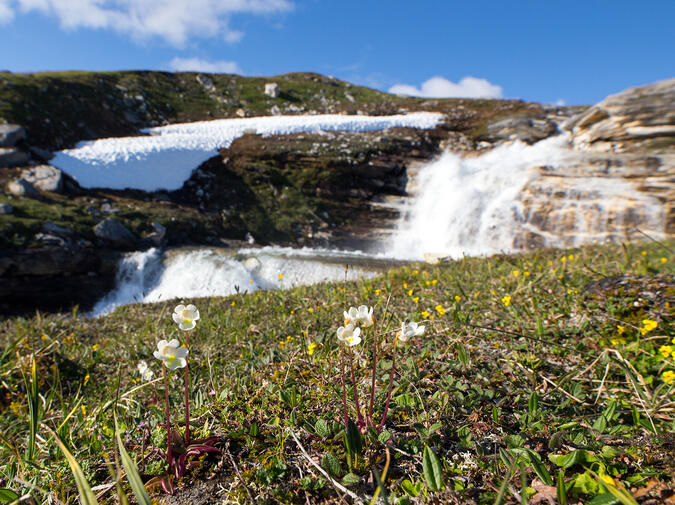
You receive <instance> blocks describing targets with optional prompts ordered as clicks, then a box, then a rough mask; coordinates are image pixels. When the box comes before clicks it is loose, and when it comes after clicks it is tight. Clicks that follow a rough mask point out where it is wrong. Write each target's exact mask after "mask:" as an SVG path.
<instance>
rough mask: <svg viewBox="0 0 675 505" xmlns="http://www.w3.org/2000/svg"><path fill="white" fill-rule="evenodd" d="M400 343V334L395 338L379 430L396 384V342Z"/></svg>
mask: <svg viewBox="0 0 675 505" xmlns="http://www.w3.org/2000/svg"><path fill="white" fill-rule="evenodd" d="M397 343H398V336H396V338H395V339H394V354H393V356H392V358H391V372H389V389H388V391H387V401H386V402H385V404H384V412H382V420H381V421H380V424H379V426H378V427H377V432H378V433H379V432H380V431H382V427H383V426H384V422H385V421H386V420H387V412H389V401H390V400H391V388H392V385H393V384H394V374H395V373H396V344H397Z"/></svg>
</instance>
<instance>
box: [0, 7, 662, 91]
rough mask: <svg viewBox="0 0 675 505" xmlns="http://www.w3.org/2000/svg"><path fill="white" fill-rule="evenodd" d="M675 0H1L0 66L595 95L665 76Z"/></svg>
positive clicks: (15, 69) (400, 88) (388, 87)
mask: <svg viewBox="0 0 675 505" xmlns="http://www.w3.org/2000/svg"><path fill="white" fill-rule="evenodd" d="M674 20H675V0H651V1H646V2H640V3H638V2H627V1H622V0H613V1H609V0H607V1H600V0H584V1H576V0H568V1H557V0H537V1H535V0H531V1H518V0H512V1H506V0H498V1H497V0H495V1H485V0H483V1H480V0H474V1H466V0H462V1H455V0H434V1H431V0H426V1H425V0H417V1H411V0H405V1H404V0H388V1H386V2H383V1H374V0H361V1H356V0H0V47H2V48H3V50H2V57H0V69H6V70H10V71H12V72H29V71H44V70H118V69H151V70H197V71H209V70H211V71H224V72H236V73H240V74H243V75H275V74H280V73H286V72H295V71H315V72H320V73H322V74H326V75H334V76H336V77H338V78H341V79H345V80H348V81H351V82H354V83H356V84H363V85H367V86H371V87H374V88H378V89H381V90H385V91H388V90H394V91H399V92H406V93H409V94H422V95H425V94H426V95H435V96H452V95H465V96H492V97H504V98H522V99H524V100H532V101H538V102H546V103H555V102H561V103H563V102H564V103H566V104H586V103H594V102H597V101H599V100H601V99H602V98H604V97H605V96H607V95H608V94H611V93H615V92H618V91H621V90H622V89H625V88H627V87H631V86H636V85H639V84H645V83H649V82H653V81H656V80H660V79H666V78H670V77H675V29H673V23H674Z"/></svg>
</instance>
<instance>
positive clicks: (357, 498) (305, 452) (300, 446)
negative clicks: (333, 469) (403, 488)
mask: <svg viewBox="0 0 675 505" xmlns="http://www.w3.org/2000/svg"><path fill="white" fill-rule="evenodd" d="M288 431H289V432H290V434H291V436H292V437H293V440H295V443H296V444H297V446H298V448H299V449H300V452H302V455H303V456H304V457H305V459H306V460H307V461H309V462H310V463H311V464H312V466H313V467H314V468H316V469H317V470H318V471H319V472H320V473H321V475H323V476H324V477H326V479H328V481H329V482H330V483H331V484H332V485H333V487H335V488H337V489H339V490H340V491H342V492H343V493H345V494H346V495H348V496H349V497H350V498H352V499H353V500H355V501H356V502H358V503H364V504H365V503H366V502H365V501H364V500H363V498H360V497H359V496H358V495H357V494H355V493H353V492H351V491H350V490H349V489H347V488H346V487H344V486H343V485H342V484H340V483H339V482H338V481H336V480H335V479H333V478H332V477H331V476H330V475H328V472H326V470H324V469H323V468H321V467H320V466H319V465H318V464H317V463H316V461H314V460H313V459H312V458H311V457H310V455H309V454H307V451H306V450H305V448H304V447H303V445H302V444H301V443H300V440H298V437H297V436H295V432H294V431H293V430H292V429H290V428H289V429H288Z"/></svg>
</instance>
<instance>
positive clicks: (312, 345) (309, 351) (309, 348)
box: [307, 342, 318, 356]
mask: <svg viewBox="0 0 675 505" xmlns="http://www.w3.org/2000/svg"><path fill="white" fill-rule="evenodd" d="M317 345H318V344H316V343H315V342H312V343H310V344H308V345H307V354H309V355H310V356H311V355H312V354H314V349H316V347H317Z"/></svg>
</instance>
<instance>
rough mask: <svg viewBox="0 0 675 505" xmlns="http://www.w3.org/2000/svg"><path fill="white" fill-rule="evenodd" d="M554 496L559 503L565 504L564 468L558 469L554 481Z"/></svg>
mask: <svg viewBox="0 0 675 505" xmlns="http://www.w3.org/2000/svg"><path fill="white" fill-rule="evenodd" d="M555 491H556V497H557V498H558V503H559V504H560V505H567V491H566V490H565V470H562V469H560V470H558V475H557V476H556V483H555Z"/></svg>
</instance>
